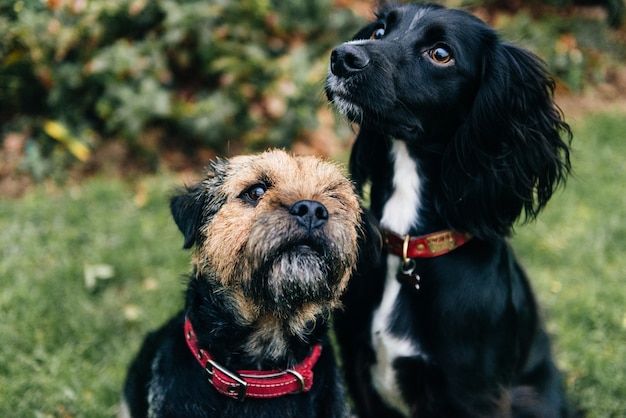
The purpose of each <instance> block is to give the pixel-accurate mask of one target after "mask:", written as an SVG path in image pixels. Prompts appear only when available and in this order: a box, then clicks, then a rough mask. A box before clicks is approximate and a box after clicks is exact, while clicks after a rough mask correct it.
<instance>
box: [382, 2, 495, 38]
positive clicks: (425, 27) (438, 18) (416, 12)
mask: <svg viewBox="0 0 626 418" xmlns="http://www.w3.org/2000/svg"><path fill="white" fill-rule="evenodd" d="M379 18H380V19H381V20H382V21H384V22H385V23H386V24H387V25H389V26H390V29H392V31H391V34H390V35H389V37H390V39H399V38H403V37H406V36H407V35H408V34H413V35H415V36H423V35H424V33H426V32H428V31H431V30H433V29H436V30H437V33H438V34H439V35H445V32H446V31H453V32H455V33H456V32H459V31H471V30H472V27H476V28H478V27H482V26H483V25H484V24H483V22H482V21H480V19H478V18H476V17H475V16H473V15H471V14H470V13H467V12H465V11H463V10H458V9H448V8H445V7H439V6H436V5H419V4H407V5H403V6H398V7H395V8H390V9H388V10H387V11H386V12H385V13H384V14H382V15H379ZM476 25H477V26H476Z"/></svg>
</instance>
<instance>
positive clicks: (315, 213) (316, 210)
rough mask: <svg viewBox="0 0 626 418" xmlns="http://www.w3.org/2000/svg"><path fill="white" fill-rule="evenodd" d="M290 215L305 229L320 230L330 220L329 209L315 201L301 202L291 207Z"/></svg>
mask: <svg viewBox="0 0 626 418" xmlns="http://www.w3.org/2000/svg"><path fill="white" fill-rule="evenodd" d="M289 213H290V214H291V215H293V217H294V218H295V219H296V220H297V221H298V223H299V224H300V225H302V226H304V227H305V228H307V229H309V230H311V229H315V228H319V227H321V226H322V225H324V224H325V223H326V221H327V220H328V209H326V206H324V205H322V204H321V203H320V202H317V201H315V200H300V201H298V202H296V203H294V204H293V206H291V208H290V209H289Z"/></svg>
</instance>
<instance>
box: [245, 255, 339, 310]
mask: <svg viewBox="0 0 626 418" xmlns="http://www.w3.org/2000/svg"><path fill="white" fill-rule="evenodd" d="M331 265H332V264H331ZM328 266H329V264H328V260H325V259H324V258H323V257H322V255H320V254H319V253H317V252H315V251H313V250H312V249H308V248H306V249H303V248H301V247H300V248H298V247H296V248H292V249H288V250H285V251H282V252H281V253H280V254H279V255H278V256H277V257H275V258H274V259H272V260H269V261H268V262H267V263H266V264H265V265H264V266H262V267H261V269H260V270H259V271H258V274H256V275H255V277H253V278H252V280H251V281H249V282H248V283H247V285H246V286H245V288H244V293H245V295H246V297H249V298H251V299H252V300H255V301H256V302H257V303H258V304H259V305H260V306H262V307H263V308H264V310H266V311H270V312H273V313H274V314H276V315H278V316H281V317H288V316H291V315H293V314H294V313H295V312H296V311H297V310H298V309H299V308H302V307H303V306H304V305H305V304H310V303H315V304H319V305H321V306H330V305H331V302H332V301H334V300H335V292H336V285H337V282H338V281H339V278H340V277H341V276H340V275H339V274H338V272H337V271H331V270H330V269H329V268H328Z"/></svg>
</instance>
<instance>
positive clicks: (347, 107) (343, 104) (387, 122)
mask: <svg viewBox="0 0 626 418" xmlns="http://www.w3.org/2000/svg"><path fill="white" fill-rule="evenodd" d="M327 95H328V97H329V99H330V101H331V103H332V105H333V106H334V107H335V109H337V111H338V112H339V113H340V114H341V115H343V116H344V117H345V118H346V119H348V120H349V121H350V122H352V123H356V124H359V125H362V124H363V122H364V121H367V123H368V125H369V127H370V128H371V127H374V128H376V129H377V130H379V131H380V132H385V133H386V134H388V135H389V136H391V137H393V138H397V139H407V140H408V139H411V138H414V137H415V136H416V135H417V134H418V133H419V132H420V131H421V128H422V125H421V123H420V122H419V121H418V120H412V121H410V122H409V123H407V121H408V120H411V119H412V118H410V117H407V115H402V117H399V118H394V117H393V116H394V111H393V110H389V111H384V110H377V111H369V110H368V109H366V108H365V107H363V106H361V105H359V104H357V103H355V102H353V101H352V100H350V99H348V98H346V97H344V96H341V95H339V94H333V93H332V92H327ZM413 119H414V118H413Z"/></svg>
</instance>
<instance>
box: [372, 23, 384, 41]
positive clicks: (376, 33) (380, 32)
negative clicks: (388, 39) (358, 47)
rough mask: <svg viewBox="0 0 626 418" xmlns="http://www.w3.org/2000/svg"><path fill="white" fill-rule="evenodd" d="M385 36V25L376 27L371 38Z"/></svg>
mask: <svg viewBox="0 0 626 418" xmlns="http://www.w3.org/2000/svg"><path fill="white" fill-rule="evenodd" d="M383 36H385V27H384V26H378V27H377V28H376V29H374V32H372V36H371V37H370V39H382V38H383Z"/></svg>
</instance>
